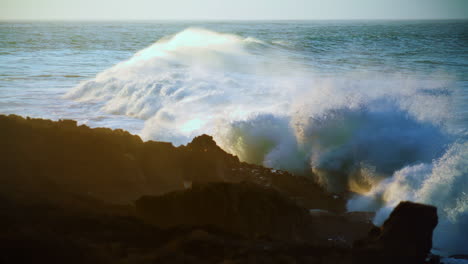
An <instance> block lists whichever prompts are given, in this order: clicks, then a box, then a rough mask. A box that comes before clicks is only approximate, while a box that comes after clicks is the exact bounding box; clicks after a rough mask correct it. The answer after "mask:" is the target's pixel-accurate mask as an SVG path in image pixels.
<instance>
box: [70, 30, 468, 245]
mask: <svg viewBox="0 0 468 264" xmlns="http://www.w3.org/2000/svg"><path fill="white" fill-rule="evenodd" d="M291 52H292V51H290V50H286V49H284V47H282V46H279V45H275V43H268V42H264V41H262V40H258V39H254V38H249V37H242V36H238V35H233V34H224V33H217V32H213V31H208V30H204V29H198V28H189V29H186V30H184V31H182V32H180V33H178V34H175V35H173V36H169V37H165V38H163V39H161V40H159V41H157V42H156V43H154V44H153V45H151V46H149V47H147V48H146V49H143V50H141V51H139V52H138V53H136V54H135V55H134V56H133V57H131V58H130V59H128V60H126V61H123V62H121V63H119V64H117V65H115V66H113V67H111V68H110V69H107V70H105V71H103V72H101V73H99V74H98V75H97V76H96V77H95V78H94V79H91V80H88V81H85V82H82V83H80V84H79V85H78V86H77V87H75V88H74V89H73V90H71V91H70V92H68V93H67V94H66V95H65V97H66V98H68V99H73V100H77V101H82V102H95V103H98V104H101V105H102V110H103V111H105V112H107V113H111V114H117V115H126V116H131V117H135V118H139V119H143V120H145V126H144V129H143V131H141V136H142V137H143V138H144V139H147V140H148V139H155V140H161V141H170V142H173V143H174V144H177V145H180V144H186V143H187V142H190V141H191V140H192V139H193V138H194V137H195V136H197V135H200V134H203V133H206V134H210V135H213V137H214V139H215V140H216V142H218V144H220V146H221V147H222V148H223V149H224V150H226V151H228V152H231V153H233V154H235V155H237V156H238V157H239V158H240V159H241V160H244V161H248V162H253V163H257V164H263V165H265V166H268V167H273V168H278V169H284V170H289V171H293V172H296V173H302V174H307V173H310V172H311V171H312V172H314V173H315V175H317V178H318V180H319V182H320V183H321V184H323V185H324V186H326V187H327V188H328V189H329V190H331V191H334V192H342V191H353V192H355V193H357V195H356V198H354V199H352V200H351V201H350V202H349V209H350V210H358V209H359V210H376V211H378V214H377V219H376V222H380V223H382V222H383V220H385V218H386V216H388V213H389V212H390V209H391V208H393V207H394V206H396V204H398V202H399V201H400V200H405V199H406V200H413V201H418V202H424V203H430V204H433V205H436V206H437V207H438V208H439V214H440V217H441V221H440V222H441V224H440V225H439V226H438V227H437V228H436V231H435V241H434V247H436V248H440V249H442V250H446V251H450V250H452V251H457V253H460V251H464V250H466V249H460V248H459V247H456V246H455V245H454V244H457V243H458V244H459V245H463V243H460V242H457V241H460V239H461V238H463V237H468V236H466V235H465V236H463V234H461V232H459V231H457V230H460V229H461V225H462V223H465V226H466V219H467V217H466V214H467V212H466V204H467V200H466V199H467V198H466V197H467V195H466V193H467V190H468V187H467V177H466V176H467V170H468V169H467V168H468V166H467V164H466V160H467V149H466V148H467V147H466V146H467V145H466V142H465V140H464V138H463V136H460V135H459V134H457V133H455V132H453V131H452V130H451V128H450V127H449V125H448V123H449V121H450V119H451V118H452V112H453V111H452V106H453V104H452V101H453V97H454V91H452V90H451V89H450V88H447V87H451V86H450V84H451V82H450V78H446V79H445V81H435V80H422V79H420V78H418V77H414V76H408V75H407V74H397V73H391V74H386V75H381V74H375V73H372V74H371V73H362V72H359V73H352V72H351V73H347V74H343V75H342V76H340V77H339V78H337V77H329V76H327V75H326V74H319V73H317V72H315V71H314V69H313V68H312V67H311V66H309V64H308V63H307V62H306V61H300V60H298V59H291ZM402 186H404V188H402ZM449 186H450V187H449ZM440 189H443V191H442V192H441V193H440V192H439V191H437V190H440ZM438 192H439V193H438ZM358 194H359V195H358ZM465 230H466V228H465ZM448 241H450V242H448ZM461 253H463V252H461Z"/></svg>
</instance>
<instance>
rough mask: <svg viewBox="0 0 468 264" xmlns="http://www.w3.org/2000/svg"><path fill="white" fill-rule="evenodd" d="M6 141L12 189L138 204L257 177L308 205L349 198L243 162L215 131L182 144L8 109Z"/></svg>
mask: <svg viewBox="0 0 468 264" xmlns="http://www.w3.org/2000/svg"><path fill="white" fill-rule="evenodd" d="M0 145H1V146H2V148H0V167H1V168H2V174H3V175H4V176H3V177H2V178H1V179H0V185H3V186H10V187H9V189H10V188H11V187H12V186H16V187H18V188H20V189H25V188H29V189H38V190H47V191H48V192H49V191H52V190H60V191H68V192H73V193H79V194H83V193H86V194H88V195H90V196H93V197H95V198H98V199H102V200H105V201H108V202H114V203H115V202H117V203H131V202H133V201H134V200H136V199H138V198H139V197H140V196H142V195H159V194H163V193H167V192H170V191H174V190H182V189H184V183H185V182H220V181H225V182H241V181H249V182H254V183H257V184H259V185H262V186H265V187H271V188H274V189H276V190H278V191H280V192H282V193H284V194H286V195H287V196H289V197H291V198H293V199H294V200H295V201H296V202H298V203H300V204H301V205H303V206H305V207H308V208H322V209H326V210H331V211H343V210H344V204H345V203H344V199H342V198H338V199H335V198H333V195H332V194H329V193H327V192H325V191H324V190H323V189H322V188H321V187H320V186H318V185H317V184H315V183H314V181H313V180H312V179H309V178H305V177H300V176H294V175H291V174H289V173H287V172H283V171H276V170H271V169H268V168H264V167H261V166H257V165H251V164H247V163H243V162H239V160H238V158H237V157H235V156H233V155H230V154H228V153H226V152H224V151H223V150H222V149H221V148H219V147H218V146H217V145H216V143H215V142H214V141H213V139H212V137H210V136H207V135H202V136H199V137H197V138H195V139H194V140H193V142H191V143H190V144H188V145H187V146H181V147H174V146H173V145H172V144H170V143H165V142H154V141H148V142H143V141H142V140H141V139H140V138H139V137H138V136H135V135H131V134H130V133H128V132H126V131H123V130H120V129H117V130H112V129H108V128H94V129H91V128H89V127H87V126H84V125H81V126H77V123H76V121H72V120H62V121H57V122H54V121H51V120H43V119H31V118H27V119H24V118H22V117H19V116H15V115H10V116H3V115H0ZM2 183H3V184H2ZM0 189H1V187H0Z"/></svg>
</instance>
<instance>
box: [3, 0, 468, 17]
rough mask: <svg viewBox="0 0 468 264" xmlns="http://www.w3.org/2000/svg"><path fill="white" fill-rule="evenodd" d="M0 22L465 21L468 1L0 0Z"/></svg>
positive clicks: (467, 13) (467, 15)
mask: <svg viewBox="0 0 468 264" xmlns="http://www.w3.org/2000/svg"><path fill="white" fill-rule="evenodd" d="M0 19H1V20H257V19H261V20H270V19H287V20H295V19H298V20H299V19H312V20H315V19H468V0H0Z"/></svg>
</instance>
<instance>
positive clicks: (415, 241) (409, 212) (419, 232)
mask: <svg viewBox="0 0 468 264" xmlns="http://www.w3.org/2000/svg"><path fill="white" fill-rule="evenodd" d="M437 222H438V218H437V208H435V207H434V206H430V205H423V204H417V203H412V202H401V203H400V204H399V205H398V206H397V207H396V208H395V209H394V210H393V212H392V213H391V214H390V217H389V218H388V219H387V220H386V221H385V223H384V224H383V226H382V227H381V228H380V230H379V229H373V230H371V232H370V233H369V236H368V238H367V239H365V240H361V241H357V242H356V243H355V245H354V254H355V257H354V263H408V264H410V263H424V261H425V259H426V257H427V256H428V254H429V252H430V250H431V248H432V232H433V230H434V228H435V227H436V225H437Z"/></svg>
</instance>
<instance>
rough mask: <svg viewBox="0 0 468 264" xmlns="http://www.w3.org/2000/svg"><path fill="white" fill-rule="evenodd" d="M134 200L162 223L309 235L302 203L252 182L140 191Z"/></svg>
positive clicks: (294, 237)
mask: <svg viewBox="0 0 468 264" xmlns="http://www.w3.org/2000/svg"><path fill="white" fill-rule="evenodd" d="M135 204H136V208H137V211H138V213H139V214H140V215H141V216H143V218H144V219H148V220H149V222H151V223H154V224H156V225H158V226H160V227H164V228H167V227H174V226H179V225H185V226H202V225H210V226H215V227H217V228H220V229H224V230H226V231H229V232H232V233H237V234H242V235H243V236H246V237H250V238H255V237H272V238H274V239H277V240H278V239H279V240H285V241H306V240H308V238H312V237H313V236H312V230H311V229H312V225H310V216H309V213H308V211H307V210H306V209H304V208H301V207H299V206H298V205H296V203H294V202H293V201H292V200H290V199H288V198H286V197H284V196H282V195H281V194H280V193H279V192H277V191H275V190H272V189H267V188H264V187H261V186H258V185H256V184H252V183H245V182H244V183H239V184H233V183H211V184H203V185H194V186H193V187H192V188H191V189H188V190H186V191H176V192H172V193H169V194H166V195H162V196H143V197H141V198H140V199H138V200H137V201H136V203H135Z"/></svg>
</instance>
